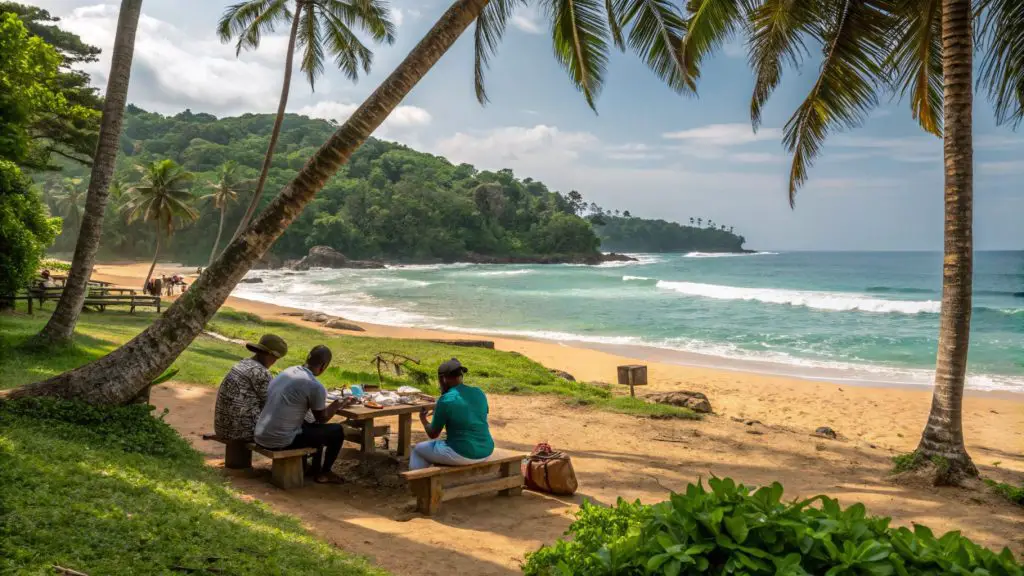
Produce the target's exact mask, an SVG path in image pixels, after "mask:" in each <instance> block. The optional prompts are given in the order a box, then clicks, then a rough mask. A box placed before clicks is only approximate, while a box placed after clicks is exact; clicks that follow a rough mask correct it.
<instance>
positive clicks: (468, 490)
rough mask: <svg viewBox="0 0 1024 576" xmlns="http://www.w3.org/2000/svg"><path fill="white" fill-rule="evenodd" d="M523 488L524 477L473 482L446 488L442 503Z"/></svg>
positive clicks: (443, 492)
mask: <svg viewBox="0 0 1024 576" xmlns="http://www.w3.org/2000/svg"><path fill="white" fill-rule="evenodd" d="M522 487H523V479H522V477H516V476H509V477H507V478H495V479H493V480H487V481H485V482H473V483H472V484H463V485H461V486H454V487H452V488H444V490H443V491H442V493H441V501H442V502H447V501H449V500H455V499H456V498H465V497H467V496H476V495H477V494H487V493H489V492H501V491H504V490H510V489H513V488H522Z"/></svg>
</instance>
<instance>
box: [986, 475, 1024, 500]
mask: <svg viewBox="0 0 1024 576" xmlns="http://www.w3.org/2000/svg"><path fill="white" fill-rule="evenodd" d="M983 480H984V481H985V484H987V485H988V486H989V488H992V490H994V491H995V493H996V494H999V495H1000V496H1002V497H1003V498H1006V499H1007V500H1009V501H1010V502H1013V503H1014V504H1016V505H1018V506H1024V484H1021V485H1020V486H1014V485H1013V484H1007V483H1006V482H996V481H995V480H993V479H991V478H984V479H983Z"/></svg>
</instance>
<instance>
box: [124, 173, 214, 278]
mask: <svg viewBox="0 0 1024 576" xmlns="http://www.w3.org/2000/svg"><path fill="white" fill-rule="evenodd" d="M136 168H137V169H138V170H139V172H141V173H142V177H141V178H140V179H139V182H138V183H137V184H135V185H134V186H132V187H131V188H129V189H128V192H127V200H126V201H125V203H124V205H123V207H122V208H121V210H122V212H123V213H124V215H125V218H126V219H127V220H128V222H135V221H137V220H143V221H145V222H152V223H153V225H154V226H155V227H156V248H155V249H154V250H153V263H152V264H150V265H149V272H148V273H147V274H146V281H145V282H143V283H142V286H143V288H145V287H146V285H147V284H149V280H150V278H152V277H153V269H154V268H156V260H157V258H159V256H160V243H161V239H162V238H163V237H164V236H167V237H168V238H169V237H170V236H171V235H172V234H173V233H174V229H175V227H176V226H178V225H180V224H182V223H191V222H194V221H195V220H196V218H198V217H199V212H197V211H196V209H195V208H193V207H192V201H193V198H192V193H191V192H190V191H189V185H190V184H191V182H192V178H193V174H192V173H191V172H188V171H187V170H185V169H183V168H182V167H181V166H178V165H177V164H176V163H175V162H174V160H157V161H155V162H150V163H149V164H146V165H145V166H136Z"/></svg>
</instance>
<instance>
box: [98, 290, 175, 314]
mask: <svg viewBox="0 0 1024 576" xmlns="http://www.w3.org/2000/svg"><path fill="white" fill-rule="evenodd" d="M83 305H84V306H96V307H97V308H99V310H100V312H103V311H105V310H106V309H107V306H129V307H130V310H129V311H128V312H129V314H134V313H135V309H136V308H145V307H149V308H156V311H157V313H159V312H160V297H159V296H136V295H134V294H132V295H130V296H86V297H85V302H84V303H83Z"/></svg>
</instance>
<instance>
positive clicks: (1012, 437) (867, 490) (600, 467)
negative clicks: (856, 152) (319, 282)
mask: <svg viewBox="0 0 1024 576" xmlns="http://www.w3.org/2000/svg"><path fill="white" fill-rule="evenodd" d="M147 269H148V263H145V264H143V263H139V264H120V265H98V266H97V268H96V271H95V273H94V278H97V279H101V280H106V281H110V282H114V283H115V284H118V285H124V286H128V287H137V286H140V285H141V284H142V279H143V278H144V277H145V274H146V271H147ZM194 272H195V269H194V268H188V269H186V268H182V267H179V266H174V265H158V266H157V271H156V273H157V275H159V274H168V275H169V274H172V273H185V274H188V273H194ZM226 306H229V307H231V308H235V309H239V310H245V311H248V312H252V313H254V314H258V315H260V316H262V317H266V318H273V319H275V320H282V321H289V322H296V323H299V324H303V325H306V326H308V327H311V328H315V327H317V325H314V324H310V323H307V322H303V321H302V320H301V319H298V318H295V317H293V316H285V315H283V314H284V313H285V312H291V311H294V310H293V309H289V308H283V307H280V306H274V305H270V304H265V303H259V302H252V301H246V300H243V299H239V298H230V299H229V300H228V302H227V303H226ZM360 324H361V325H362V326H364V327H365V328H366V332H363V333H355V334H354V333H351V332H346V334H348V335H360V336H369V337H373V336H384V337H392V338H458V337H469V336H470V335H468V334H450V333H443V332H437V331H430V330H421V329H415V328H398V327H389V326H379V325H371V324H362V323H360ZM486 338H487V339H488V340H493V341H494V342H495V346H496V348H497V349H499V350H508V351H515V352H519V353H521V354H524V355H526V356H528V357H530V358H532V359H533V360H535V361H537V362H539V363H541V364H543V365H545V366H547V367H549V368H555V369H559V370H564V371H567V372H569V373H571V374H573V375H574V376H575V377H576V378H577V379H578V380H583V381H595V382H613V381H614V379H615V367H616V366H618V365H621V364H627V363H635V362H636V361H637V358H635V357H629V356H625V355H622V354H623V352H625V353H628V352H629V350H628V349H625V350H619V349H616V350H607V349H606V350H595V349H589V348H581V347H574V346H569V345H565V344H561V343H555V342H543V341H532V340H522V339H513V338H503V337H493V336H487V337H486ZM644 363H646V364H647V365H648V373H649V379H650V385H649V386H647V387H646V388H645V389H640V392H641V393H647V392H653V391H665V390H679V389H685V390H695V391H700V392H703V393H705V394H707V396H708V397H709V398H710V400H711V404H712V406H713V408H714V411H715V415H713V416H711V417H709V418H707V419H705V420H704V421H701V422H676V421H654V420H643V419H637V418H632V417H628V416H622V415H616V414H608V413H603V412H595V411H589V410H579V409H572V408H568V407H566V406H564V405H562V404H560V403H559V402H557V401H556V400H553V399H550V398H544V397H530V398H521V397H495V398H494V399H493V401H492V415H493V418H492V426H493V428H494V436H495V439H496V441H497V442H498V444H499V445H500V446H502V447H506V448H514V449H521V450H527V451H528V450H529V449H530V448H531V447H532V445H533V443H536V442H540V441H548V442H550V443H551V444H553V445H555V446H556V447H557V448H559V449H563V450H566V451H568V452H569V453H570V454H571V455H572V456H573V458H574V462H575V463H576V466H577V471H578V474H579V476H580V483H581V494H580V495H578V496H577V497H575V498H571V499H556V498H548V497H543V496H539V495H535V494H530V495H527V496H524V498H522V499H521V501H520V500H517V501H514V502H509V501H507V500H503V501H497V500H495V499H487V498H474V499H469V500H467V501H464V502H453V503H452V505H451V506H448V505H446V507H445V509H444V511H443V512H442V514H441V515H440V516H439V517H437V518H435V519H425V518H419V517H414V516H413V517H411V516H409V515H408V513H407V511H406V510H405V508H404V507H405V506H406V505H407V502H406V501H404V500H403V501H402V502H401V505H398V504H396V503H395V502H394V501H392V499H388V498H382V497H380V495H379V494H377V493H375V492H374V491H373V490H371V489H367V488H360V487H358V486H341V487H333V486H330V487H324V486H315V487H310V488H306V489H303V490H302V491H299V492H297V493H294V494H293V493H287V494H286V493H284V492H280V491H277V490H275V489H273V488H271V487H270V486H269V485H267V484H265V483H264V482H262V481H260V480H254V479H252V478H235V479H234V481H235V483H236V485H237V487H238V488H239V489H240V490H242V491H243V492H246V493H249V494H251V495H253V496H255V497H258V498H260V499H262V500H265V501H267V502H269V503H270V504H271V505H273V506H274V507H275V508H278V509H280V510H282V511H284V512H288V513H293V514H296V515H299V516H300V517H302V518H303V519H304V521H305V522H306V523H307V524H308V525H309V526H310V527H311V528H312V529H313V530H314V531H315V532H317V533H318V534H320V535H322V536H323V537H324V538H326V539H327V540H329V541H331V542H335V543H337V544H338V545H339V546H341V547H343V548H345V549H349V550H353V551H355V552H357V553H360V554H366V555H369V556H372V557H374V559H375V561H377V562H378V563H379V564H381V565H382V566H384V567H385V568H387V569H389V570H392V571H393V572H394V573H396V574H412V573H417V574H435V573H436V574H445V573H449V572H450V571H451V570H461V571H463V572H464V573H467V574H513V573H515V572H516V567H517V566H518V561H519V560H521V558H522V556H523V554H524V553H526V552H529V551H530V550H532V549H534V548H536V547H537V546H539V545H540V544H541V543H542V542H550V541H551V540H553V539H554V538H557V537H558V536H559V535H560V534H561V532H562V531H564V530H565V528H566V527H567V525H568V522H569V520H570V518H571V515H572V513H573V510H574V509H575V505H576V504H577V503H578V502H579V501H580V499H581V498H582V497H587V498H591V499H594V500H597V501H600V502H604V503H612V502H614V501H615V499H616V498H617V497H619V496H622V497H624V498H627V499H633V498H641V499H642V500H645V501H654V500H659V499H663V498H664V497H665V496H666V494H667V490H669V489H672V490H679V489H682V488H683V487H684V486H685V484H686V483H687V482H690V481H695V480H696V479H697V478H698V477H707V476H708V475H710V474H717V475H723V476H724V475H729V476H732V477H734V478H736V479H737V480H738V481H741V482H745V483H748V484H760V483H765V482H771V481H774V480H778V481H780V482H782V483H783V484H784V486H785V487H786V490H787V494H789V495H790V496H792V497H796V496H797V495H804V496H806V495H809V494H816V493H826V494H829V495H832V496H838V497H839V498H841V499H842V500H843V501H844V502H846V503H852V502H853V501H854V500H858V501H862V502H864V503H865V504H866V505H867V506H868V507H869V509H870V510H871V512H872V513H874V514H882V515H890V516H893V517H894V521H895V522H896V523H899V524H910V523H911V522H921V523H925V524H928V525H929V526H931V527H932V528H933V529H936V530H938V531H945V530H953V529H961V530H963V531H964V532H965V533H966V534H967V535H969V536H970V537H972V538H975V539H977V540H978V541H979V542H982V543H984V544H986V545H989V546H996V547H1001V546H1009V547H1010V548H1011V549H1013V550H1014V551H1015V552H1016V553H1018V554H1020V553H1022V552H1024V510H1021V509H1020V508H1015V507H1013V506H1011V505H1009V504H1007V503H1006V502H1005V501H1002V500H1000V499H998V498H997V497H995V496H994V495H992V494H990V493H988V492H987V491H985V490H983V489H975V490H961V489H937V488H934V487H928V486H901V485H897V484H895V483H893V482H892V481H891V480H889V479H888V478H887V476H886V472H887V470H888V469H889V467H890V466H891V463H890V458H891V457H892V456H893V455H895V454H899V453H903V452H908V451H910V450H912V449H913V448H914V447H915V445H916V443H917V441H918V438H919V435H920V432H921V429H922V427H923V425H924V423H925V419H926V417H927V414H928V409H929V404H930V401H931V391H930V389H927V388H926V387H884V388H883V387H870V386H863V385H856V384H850V383H834V382H827V381H812V380H806V379H799V378H789V377H780V376H769V375H762V374H756V373H750V372H739V371H730V370H724V369H716V368H707V367H693V366H683V365H678V364H673V363H668V362H659V361H652V360H651V358H650V357H645V358H644ZM154 394H155V395H154V401H155V403H157V405H158V407H159V408H163V407H168V408H170V409H171V413H170V415H169V416H168V421H169V422H171V423H172V424H173V425H174V426H175V427H177V428H178V429H179V431H181V432H182V433H183V434H184V435H186V437H188V438H190V439H191V440H193V441H194V442H195V443H196V445H197V447H198V448H199V449H200V450H202V451H204V452H205V453H206V454H207V455H208V456H209V458H210V459H211V462H216V461H217V459H218V458H220V457H221V456H222V452H221V451H220V448H219V446H218V445H211V444H209V443H204V442H202V441H201V440H200V439H199V435H200V434H201V433H202V432H204V431H207V430H208V429H209V428H210V427H211V426H212V403H213V397H214V394H215V391H214V390H212V389H207V388H203V387H199V386H191V385H184V384H171V385H169V386H165V387H163V388H162V389H161V390H158V391H156V392H155V393H154ZM1022 396H1024V395H1017V394H1010V393H998V394H997V393H971V394H969V395H968V396H967V398H966V399H965V401H964V410H963V417H964V426H965V435H966V439H967V445H968V449H969V451H970V452H971V454H972V456H973V458H974V461H975V463H976V464H977V465H978V466H979V468H980V469H981V470H982V474H983V475H984V476H987V477H991V478H994V479H997V480H1000V481H1005V482H1012V483H1015V484H1021V483H1022V482H1024V397H1022ZM751 420H756V421H758V422H757V423H753V424H749V425H748V424H747V423H746V422H748V421H751ZM819 426H828V427H831V428H833V429H834V430H836V431H837V432H838V434H839V439H838V440H835V441H831V440H824V439H819V438H816V437H813V436H811V433H812V432H813V431H814V429H815V428H818V427H819ZM375 494H376V495H375ZM343 495H348V496H350V497H346V496H343ZM399 500H401V499H399ZM381 538H394V539H400V540H401V543H398V544H394V545H391V544H388V545H387V546H386V547H385V548H392V547H393V546H397V547H400V548H401V549H402V550H403V551H404V552H403V553H402V554H398V555H395V554H386V553H382V549H381Z"/></svg>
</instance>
